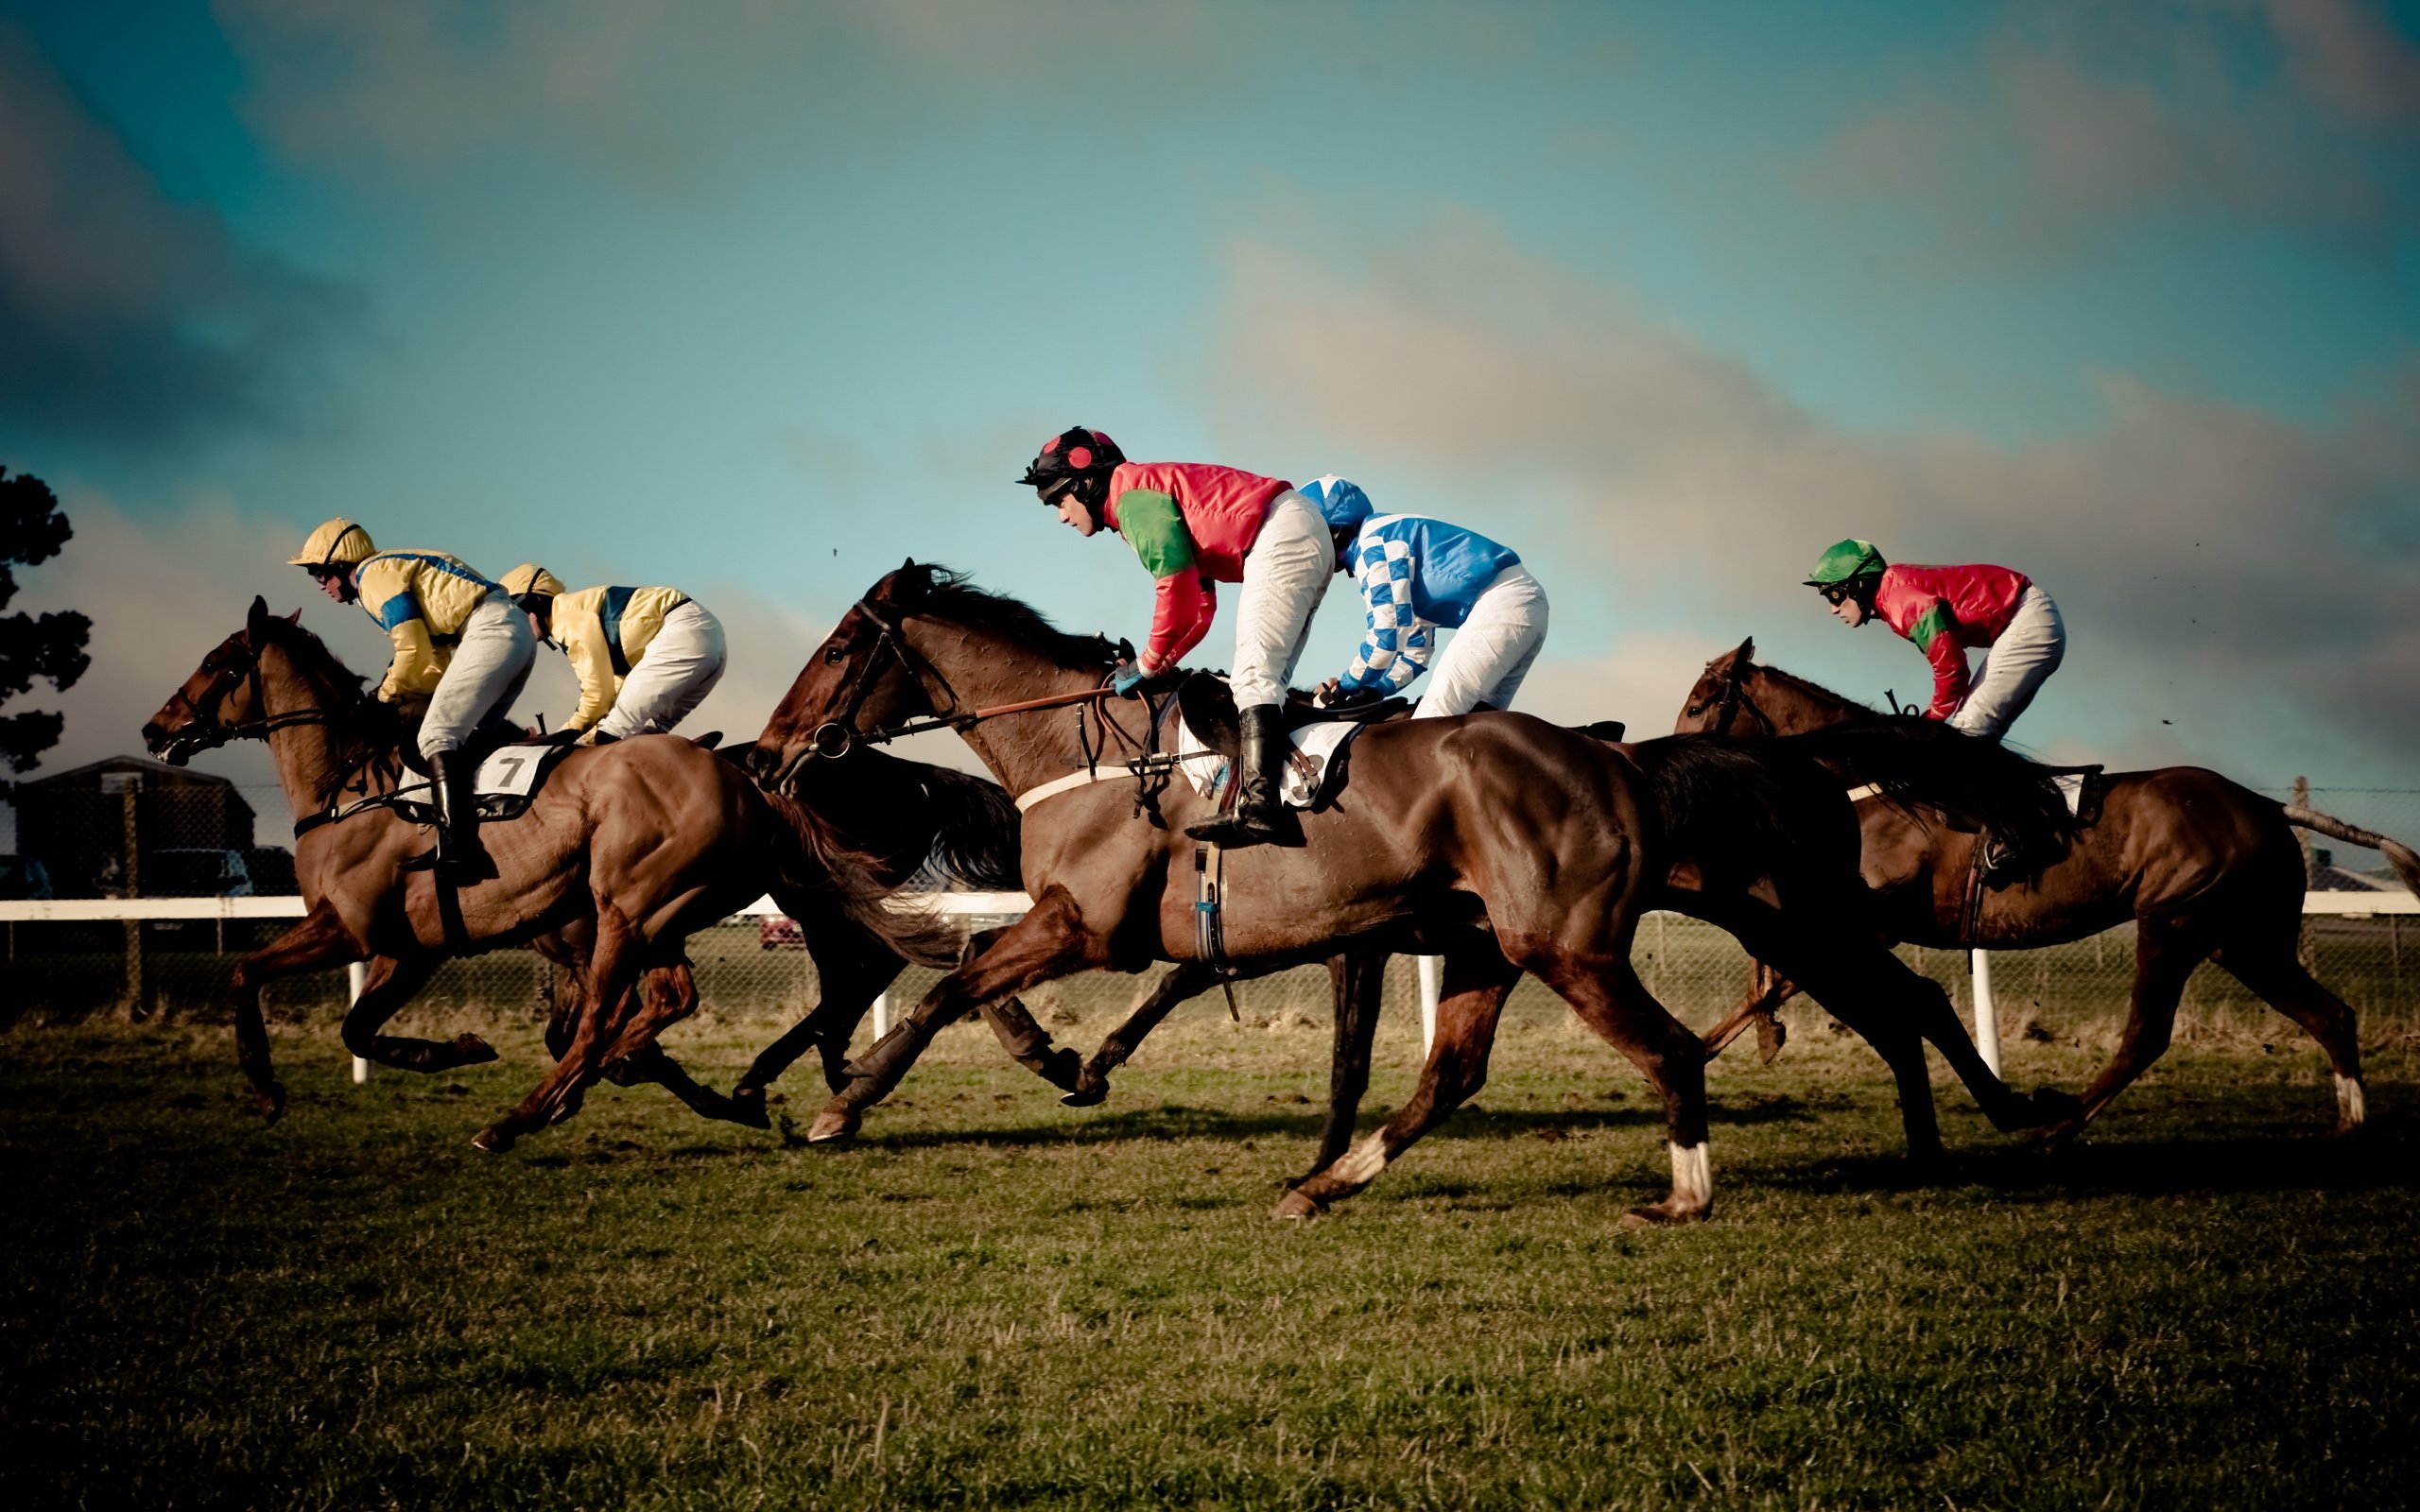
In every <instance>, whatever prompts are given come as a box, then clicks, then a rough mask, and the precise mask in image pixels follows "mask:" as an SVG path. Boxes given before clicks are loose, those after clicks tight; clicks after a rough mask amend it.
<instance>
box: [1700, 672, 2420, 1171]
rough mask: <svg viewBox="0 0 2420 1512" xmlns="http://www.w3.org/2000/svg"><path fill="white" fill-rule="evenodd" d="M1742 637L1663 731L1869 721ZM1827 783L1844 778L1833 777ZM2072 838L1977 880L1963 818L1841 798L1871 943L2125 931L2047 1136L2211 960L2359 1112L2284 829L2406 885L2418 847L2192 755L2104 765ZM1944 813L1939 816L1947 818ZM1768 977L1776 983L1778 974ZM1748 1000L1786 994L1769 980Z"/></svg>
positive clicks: (2295, 851)
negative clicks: (2145, 766) (2124, 1013)
mask: <svg viewBox="0 0 2420 1512" xmlns="http://www.w3.org/2000/svg"><path fill="white" fill-rule="evenodd" d="M1882 717H1883V716H1882V715H1880V714H1878V713H1876V712H1875V711H1873V710H1871V709H1867V708H1865V707H1864V706H1863V705H1860V704H1858V703H1856V702H1854V701H1852V700H1850V699H1847V698H1843V697H1841V696H1840V695H1838V694H1836V693H1832V692H1830V691H1828V690H1827V689H1824V688H1821V687H1818V686H1817V685H1816V684H1814V683H1811V682H1808V681H1806V679H1802V678H1795V677H1792V676H1790V675H1789V674H1788V673H1786V672H1781V671H1778V670H1776V669H1774V668H1772V667H1767V666H1759V665H1757V664H1756V662H1755V641H1754V640H1747V641H1742V642H1740V643H1739V645H1738V647H1737V649H1736V650H1733V651H1731V652H1728V653H1726V654H1725V655H1722V656H1719V657H1717V658H1715V659H1714V660H1713V661H1711V662H1707V663H1706V665H1705V672H1704V675H1703V676H1702V677H1700V678H1699V679H1698V681H1697V685H1696V686H1695V687H1693V688H1691V689H1690V690H1689V696H1688V698H1687V700H1686V702H1685V704H1684V705H1683V707H1682V710H1681V716H1680V719H1679V721H1678V723H1677V724H1676V725H1675V726H1674V729H1675V730H1706V731H1712V732H1715V733H1729V734H1737V735H1745V736H1769V735H1790V734H1795V733H1798V732H1800V731H1805V730H1826V729H1835V728H1844V727H1854V726H1857V725H1858V724H1862V723H1864V722H1867V721H1872V720H1878V719H1880V718H1882ZM1843 785H1846V784H1845V783H1844V784H1843ZM2098 786H2099V793H2100V797H2099V805H2098V812H2097V813H2094V812H2093V811H2092V810H2091V809H2089V808H2087V810H2086V815H2085V818H2084V820H2083V822H2082V824H2081V826H2080V829H2079V833H2077V835H2076V837H2075V839H2074V842H2073V844H2072V845H2071V846H2069V847H2068V848H2067V849H2066V851H2065V852H2064V853H2063V854H2060V855H2058V856H2057V857H2056V859H2054V860H2050V861H2049V862H2048V864H2047V865H2043V866H2040V867H2039V868H2038V869H2037V870H2036V871H2035V873H2034V874H2033V875H2031V876H2028V877H2025V878H2023V879H2021V880H2018V881H2015V882H2014V883H2011V884H2010V885H2005V886H1998V885H1996V886H1992V887H1984V888H1977V887H1976V886H1974V885H1972V884H1971V882H1970V878H1971V877H1972V875H1973V872H1974V851H1975V847H1976V845H1977V844H1978V842H1979V838H1980V836H1979V833H1978V832H1977V828H1976V826H1975V825H1974V823H1973V822H1972V820H1971V816H1965V815H1959V814H1958V811H1957V810H1956V809H1955V807H1954V806H1953V807H1951V808H1949V809H1948V810H1947V811H1946V812H1945V810H1944V809H1943V808H1941V807H1938V806H1931V805H1927V804H1926V803H1923V802H1912V803H1911V802H1896V801H1887V800H1883V799H1864V800H1861V801H1859V802H1858V805H1857V809H1858V823H1859V825H1860V827H1861V829H1862V832H1863V842H1864V857H1865V859H1864V873H1865V879H1866V882H1867V883H1868V884H1869V885H1872V886H1873V887H1874V888H1875V889H1876V892H1877V893H1878V894H1879V908H1878V911H1877V918H1878V919H1880V920H1881V923H1882V926H1883V928H1884V930H1885V931H1886V933H1887V936H1888V937H1889V938H1891V939H1893V940H1902V941H1908V942H1911V943H1914V944H1919V945H1927V946H1934V947H1939V948H1955V949H1962V948H1967V947H1980V948H1987V949H1992V950H2018V949H2025V948H2029V947H2031V946H2037V945H2055V944H2059V943H2062V942H2064V941H2067V940H2073V939H2081V938H2083V937H2084V936H2088V935H2093V934H2097V933H2099V932H2100V931H2101V930H2104V929H2109V928H2112V927H2114V926H2116V925H2118V924H2122V923H2124V922H2126V921H2127V920H2128V919H2132V920H2134V921H2135V986H2134V997H2133V1003H2132V1005H2131V1008H2130V1011H2129V1013H2128V1017H2127V1021H2126V1028H2125V1031H2124V1033H2123V1034H2122V1035H2120V1037H2119V1039H2118V1052H2117V1054H2116V1055H2115V1056H2114V1057H2111V1059H2110V1062H2109V1064H2108V1065H2107V1066H2105V1067H2104V1068H2102V1070H2101V1072H2100V1074H2099V1075H2098V1076H2096V1077H2094V1078H2093V1081H2092V1085H2091V1086H2090V1087H2088V1088H2086V1089H2085V1091H2084V1094H2083V1108H2082V1109H2081V1110H2080V1111H2079V1112H2078V1113H2077V1115H2076V1116H2075V1117H2074V1118H2072V1119H2069V1120H2066V1121H2063V1122H2062V1123H2061V1124H2059V1125H2056V1126H2055V1127H2054V1128H2052V1129H2051V1130H2049V1131H2048V1132H2049V1133H2051V1134H2052V1135H2053V1136H2054V1137H2055V1136H2061V1135H2067V1134H2073V1133H2074V1132H2075V1131H2076V1130H2078V1129H2079V1128H2081V1127H2082V1126H2083V1124H2084V1123H2085V1122H2087V1121H2089V1120H2090V1119H2092V1118H2094V1117H2096V1116H2098V1115H2099V1114H2100V1112H2101V1110H2102V1109H2104V1108H2107V1107H2108V1106H2109V1104H2110V1102H2111V1101H2112V1100H2113V1099H2115V1098H2116V1097H2117V1095H2118V1093H2119V1092H2120V1091H2124V1090H2125V1089H2126V1087H2127V1085H2128V1084H2129V1083H2131V1082H2132V1081H2134V1079H2135V1077H2137V1076H2139V1075H2141V1074H2143V1072H2144V1070H2145V1069H2146V1068H2147V1067H2149V1066H2150V1065H2151V1064H2152V1062H2153V1061H2154V1060H2157V1059H2158V1058H2159V1057H2160V1054H2161V1053H2162V1052H2163V1051H2165V1050H2166V1049H2167V1048H2168V1041H2169V1033H2170V1031H2171V1030H2172V1029H2173V1027H2174V1025H2175V1021H2176V1005H2177V1000H2178V998H2179V997H2180V996H2181V995H2182V994H2183V992H2184V990H2185V980H2186V978H2187V977H2188V976H2190V975H2191V974H2192V973H2193V969H2194V968H2195V967H2196V966H2198V965H2200V964H2201V963H2202V962H2203V961H2204V959H2207V960H2213V961H2216V962H2218V963H2219V964H2220V965H2221V966H2223V967H2225V968H2226V969H2227V970H2228V971H2230V972H2233V973H2234V975H2235V976H2236V977H2237V979H2238V980H2239V981H2241V982H2242V983H2243V985H2244V986H2245V987H2248V988H2251V989H2252V990H2253V991H2254V992H2256V993H2257V994H2259V996H2260V997H2261V998H2262V999H2264V1000H2265V1001H2267V1002H2268V1004H2269V1005H2271V1006H2272V1007H2273V1008H2275V1009H2276V1010H2277V1011H2278V1012H2280V1013H2282V1014H2284V1015H2286V1017H2288V1018H2290V1019H2291V1020H2293V1021H2294V1022H2296V1023H2298V1024H2301V1025H2302V1026H2303V1028H2304V1029H2305V1030H2307V1031H2308V1033H2309V1034H2310V1037H2311V1038H2312V1039H2313V1040H2317V1041H2319V1046H2320V1048H2321V1050H2323V1051H2324V1052H2325V1054H2326V1056H2327V1058H2328V1062H2329V1064H2330V1065H2331V1066H2332V1067H2333V1068H2334V1071H2335V1074H2336V1097H2337V1112H2338V1128H2339V1130H2340V1132H2350V1131H2351V1130H2353V1129H2356V1128H2359V1126H2360V1125H2361V1121H2362V1118H2363V1114H2364V1100H2363V1096H2362V1090H2361V1058H2360V1056H2361V1053H2360V1046H2359V1041H2358V1040H2356V1038H2355V1035H2354V1026H2353V1010H2352V1009H2351V1008H2350V1007H2348V1006H2346V1005H2345V1004H2344V1002H2343V1000H2342V999H2341V998H2339V997H2337V996H2336V994H2334V993H2333V992H2330V991H2329V990H2327V988H2325V987H2323V986H2322V985H2320V983H2319V982H2318V981H2317V980H2316V979H2315V978H2313V977H2312V976H2311V974H2310V973H2309V972H2308V971H2305V970H2304V969H2303V966H2302V964H2301V962H2300V961H2299V960H2298V959H2297V958H2296V948H2297V945H2298V942H2299V940H2300V938H2301V929H2302V900H2303V888H2304V882H2305V876H2304V868H2303V857H2302V851H2301V848H2300V847H2299V846H2298V845H2297V844H2296V843H2295V840H2294V836H2293V833H2292V830H2291V828H2290V826H2294V825H2299V826H2301V827H2303V828H2305V829H2308V830H2315V831H2317V832H2319V833H2322V834H2326V835H2330V836H2333V837H2335V838H2337V839H2340V840H2344V841H2347V842H2349V843H2351V844H2355V845H2363V846H2369V847H2372V848H2374V849H2376V850H2378V851H2383V852H2385V854H2386V856H2387V857H2388V859H2389V860H2390V861H2391V862H2392V863H2393V864H2394V868H2395V869H2396V871H2397V872H2399V873H2400V874H2401V875H2402V877H2403V879H2404V882H2405V884H2406V885H2409V886H2411V888H2412V889H2413V890H2414V891H2420V856H2415V855H2414V853H2413V852H2412V851H2411V848H2409V847H2407V846H2404V845H2401V844H2399V843H2397V842H2396V841H2394V840H2391V839H2389V838H2387V837H2386V836H2384V835H2380V834H2375V833H2371V832H2369V831H2367V830H2362V829H2359V828H2356V827H2355V826H2353V825H2350V824H2346V823H2345V822H2343V821H2342V820H2341V819H2338V818H2334V817H2332V816H2328V815H2325V814H2321V813H2318V812H2316V811H2314V810H2310V809H2303V808H2293V807H2290V806H2288V805H2285V804H2282V803H2279V802H2277V801H2276V800H2275V799H2268V798H2263V797H2261V796H2260V795H2259V794H2257V793H2255V792H2253V791H2251V790H2250V789H2249V788H2245V787H2241V786H2239V785H2238V784H2237V783H2234V782H2229V781H2228V780H2227V779H2225V778H2223V777H2221V776H2220V775H2219V774H2218V773H2216V772H2212V771H2205V770H2204V769H2202V768H2201V767H2197V766H2168V767H2161V768H2158V769H2156V770H2152V771H2142V772H2117V773H2112V774H2110V775H2109V776H2107V777H2106V778H2105V779H2103V780H2102V781H2101V782H2100V783H2099V784H2098ZM1951 816H1956V818H1955V819H1954V820H1953V819H1952V817H1951ZM1786 974H1787V973H1786V972H1785V976H1786ZM1790 990H1792V988H1790V986H1789V983H1788V981H1787V980H1782V981H1779V982H1775V983H1772V991H1771V992H1769V993H1767V994H1766V996H1767V998H1768V999H1769V1002H1768V1003H1767V1004H1766V1005H1765V1007H1764V1011H1766V1012H1768V1013H1769V1012H1770V1011H1771V1006H1772V1005H1778V1004H1779V1003H1780V1002H1781V1001H1782V999H1784V998H1786V997H1787V996H1788V995H1789V991H1790Z"/></svg>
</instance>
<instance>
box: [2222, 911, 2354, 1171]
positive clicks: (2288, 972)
mask: <svg viewBox="0 0 2420 1512" xmlns="http://www.w3.org/2000/svg"><path fill="white" fill-rule="evenodd" d="M2210 959H2212V960H2214V961H2216V962H2218V963H2219V964H2220V965H2221V966H2223V967H2225V968H2226V969H2227V970H2228V971H2232V972H2234V973H2235V976H2236V980H2238V981H2239V982H2241V983H2242V984H2243V985H2244V986H2246V987H2248V988H2252V990H2253V991H2255V992H2257V993H2259V994H2260V996H2261V997H2262V998H2263V999H2265V1000H2266V1001H2267V1002H2268V1004H2269V1005H2270V1006H2271V1007H2273V1008H2275V1009H2276V1010H2277V1011H2278V1012H2280V1013H2282V1014H2284V1015H2285V1016H2286V1017H2287V1018H2289V1019H2291V1020H2293V1021H2294V1022H2296V1023H2299V1024H2301V1025H2302V1026H2303V1028H2304V1030H2305V1031H2306V1032H2307V1033H2308V1034H2309V1036H2310V1037H2311V1038H2312V1039H2313V1040H2318V1041H2319V1048H2320V1050H2321V1051H2322V1052H2323V1053H2325V1055H2326V1057H2327V1064H2328V1067H2329V1069H2330V1070H2332V1071H2334V1072H2335V1073H2336V1132H2337V1133H2339V1134H2351V1133H2355V1132H2357V1131H2358V1130H2359V1128H2360V1126H2361V1124H2362V1121H2363V1120H2364V1119H2366V1118H2367V1117H2368V1116H2369V1104H2368V1099H2367V1097H2366V1096H2365V1095H2364V1094H2363V1092H2362V1091H2361V1044H2360V1040H2359V1037H2358V1036H2357V1035H2356V1034H2355V1032H2354V1020H2353V1009H2352V1007H2351V1006H2350V1005H2348V1004H2346V1003H2345V1001H2344V1000H2343V999H2342V998H2340V997H2338V996H2337V995H2336V994H2335V993H2333V992H2330V991H2329V990H2327V988H2325V987H2324V986H2323V985H2321V983H2320V981H2319V979H2318V978H2317V977H2315V976H2313V975H2311V974H2310V973H2309V972H2308V971H2305V970H2303V965H2302V963H2301V962H2300V961H2298V960H2296V959H2295V958H2294V947H2293V942H2292V939H2291V937H2290V936H2288V938H2287V939H2285V940H2284V941H2282V942H2279V941H2273V940H2271V939H2269V938H2267V937H2266V932H2262V937H2260V938H2259V939H2258V941H2257V943H2251V944H2247V943H2245V942H2243V941H2241V940H2238V941H2237V942H2236V943H2233V944H2229V945H2221V946H2220V947H2219V948H2218V949H2217V950H2215V951H2212V952H2211V953H2210Z"/></svg>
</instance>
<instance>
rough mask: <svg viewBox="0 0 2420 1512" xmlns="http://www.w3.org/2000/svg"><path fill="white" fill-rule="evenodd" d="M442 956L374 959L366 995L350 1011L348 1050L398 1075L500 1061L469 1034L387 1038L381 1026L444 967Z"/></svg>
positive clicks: (484, 1043) (365, 985)
mask: <svg viewBox="0 0 2420 1512" xmlns="http://www.w3.org/2000/svg"><path fill="white" fill-rule="evenodd" d="M443 961H444V957H442V956H440V955H425V954H415V955H409V956H400V957H399V956H391V955H381V956H377V957H374V958H372V961H371V962H370V971H369V972H368V974H367V975H366V976H365V977H364V979H363V981H362V985H361V995H360V996H359V997H357V998H355V999H354V1000H353V1006H352V1007H350V1008H348V1009H346V1010H345V1016H344V1047H345V1048H346V1049H347V1050H350V1051H352V1052H353V1053H354V1055H356V1056H359V1057H361V1058H362V1059H364V1060H368V1061H372V1062H374V1063H375V1064H378V1065H381V1066H391V1067H393V1068H394V1069H395V1070H397V1071H417V1072H422V1073H428V1072H437V1071H452V1070H454V1069H455V1068H456V1067H458V1066H475V1065H480V1064H483V1063H485V1062H487V1061H491V1060H493V1059H494V1058H495V1051H494V1049H493V1048H492V1047H491V1046H490V1045H489V1044H488V1042H487V1041H486V1040H482V1039H480V1038H479V1037H478V1036H477V1035H475V1034H472V1033H470V1032H469V1031H467V1030H465V1031H464V1032H463V1033H461V1034H458V1035H456V1036H455V1037H454V1038H453V1039H451V1040H420V1039H414V1038H410V1037H408V1036H402V1035H383V1034H380V1033H379V1032H378V1029H379V1026H380V1025H382V1024H384V1023H385V1022H387V1021H388V1020H389V1019H391V1018H393V1017H394V1016H395V1014H396V1012H397V1010H399V1009H401V1008H402V1007H403V1005H405V1004H406V1003H408V1002H410V1001H411V997H412V994H413V993H415V992H417V991H419V990H420V989H421V988H423V987H424V986H426V985H427V982H428V979H429V978H430V977H431V976H432V975H434V974H436V971H437V968H438V967H439V966H440V965H441V964H443Z"/></svg>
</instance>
